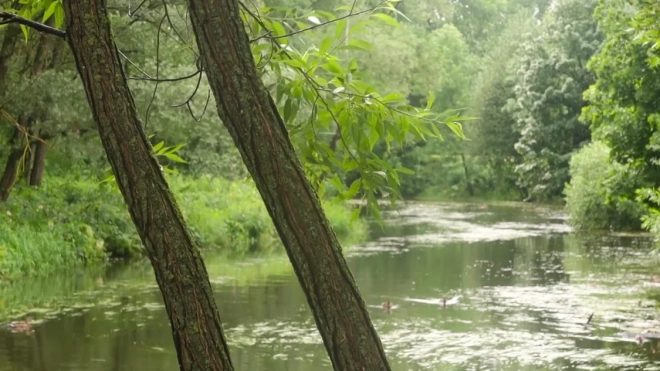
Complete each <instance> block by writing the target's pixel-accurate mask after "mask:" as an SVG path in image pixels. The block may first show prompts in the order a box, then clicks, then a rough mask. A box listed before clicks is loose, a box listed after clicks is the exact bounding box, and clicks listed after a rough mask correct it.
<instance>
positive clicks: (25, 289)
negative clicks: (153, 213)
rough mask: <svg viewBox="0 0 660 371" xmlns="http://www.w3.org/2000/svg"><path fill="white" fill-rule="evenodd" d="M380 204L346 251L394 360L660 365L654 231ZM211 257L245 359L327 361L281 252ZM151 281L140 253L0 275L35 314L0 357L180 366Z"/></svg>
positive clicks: (497, 210)
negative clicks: (28, 329)
mask: <svg viewBox="0 0 660 371" xmlns="http://www.w3.org/2000/svg"><path fill="white" fill-rule="evenodd" d="M386 216H387V222H386V224H385V231H384V232H383V231H380V230H379V229H378V227H375V228H374V232H373V238H372V240H371V242H369V243H366V244H364V245H363V246H358V247H355V248H352V249H350V250H349V251H348V252H346V255H347V259H348V261H349V264H350V266H351V269H352V271H353V274H354V276H355V278H356V280H357V282H358V285H359V287H360V290H361V292H362V294H363V297H364V299H365V301H366V302H367V304H368V305H369V308H370V311H371V316H372V319H373V321H374V324H375V326H376V328H377V330H378V332H379V334H380V336H381V339H382V341H383V344H384V347H385V349H386V352H387V354H388V357H389V359H390V361H391V364H392V368H393V369H394V370H400V371H404V370H655V369H660V350H658V351H657V353H658V354H656V351H655V350H654V349H655V347H656V345H657V344H655V343H653V342H647V343H645V344H643V345H641V346H640V345H638V344H637V343H636V342H635V341H634V340H635V339H634V333H638V332H642V331H647V330H651V331H658V330H657V329H658V328H660V322H658V320H657V319H656V317H657V315H658V311H656V309H655V308H654V305H655V301H653V300H651V299H650V297H651V296H650V295H652V294H653V291H651V290H652V285H651V284H649V282H648V281H650V278H651V274H653V273H654V272H655V270H656V267H658V266H660V265H658V259H657V257H656V254H655V253H654V252H653V251H652V245H651V242H652V241H651V240H650V238H649V237H647V236H615V235H600V236H586V235H577V234H572V233H570V229H569V228H568V227H567V226H566V225H565V223H564V220H563V215H562V214H561V213H560V212H558V211H556V210H552V209H534V208H532V207H530V206H527V205H525V206H521V205H499V206H492V205H491V206H489V207H487V208H485V207H483V206H477V205H467V204H464V205H461V204H415V205H409V206H405V207H402V208H401V210H399V212H398V213H392V212H391V213H387V214H386ZM207 265H208V269H209V274H210V275H211V279H212V282H213V284H214V289H215V293H216V294H215V297H216V301H217V303H218V306H219V308H220V313H221V318H222V321H223V323H224V326H225V329H226V335H227V338H228V340H229V343H230V350H231V357H232V359H233V361H234V365H235V367H236V369H237V370H250V371H266V370H267V371H280V370H281V371H284V370H288V371H298V370H305V371H307V370H330V369H331V367H330V363H329V361H328V359H327V357H326V354H325V350H324V348H323V346H322V343H321V338H320V336H319V335H318V334H317V332H316V328H315V326H314V322H313V319H312V317H311V314H310V312H309V310H308V308H307V305H306V302H305V299H304V296H303V293H302V291H301V290H300V288H299V287H298V284H297V281H296V278H295V276H294V275H293V272H292V270H291V268H290V267H289V265H288V262H287V261H286V260H282V259H252V260H246V261H242V262H231V261H227V260H225V259H223V258H222V257H218V256H207ZM154 282H155V281H154V279H153V274H152V273H151V268H150V266H149V265H148V264H145V263H140V264H132V265H130V266H124V267H112V268H111V269H108V270H103V271H99V270H96V271H88V272H79V273H77V274H69V275H63V276H58V277H50V278H49V279H47V280H30V281H26V282H21V283H17V284H16V285H15V286H14V287H10V288H7V287H5V288H0V316H3V317H4V318H5V319H6V320H10V319H21V318H22V316H24V315H26V314H28V313H29V314H31V315H32V316H33V317H34V318H35V319H36V323H35V324H34V325H33V328H34V333H33V334H29V335H28V334H23V333H11V332H9V331H7V330H5V327H6V326H4V325H3V326H2V328H0V371H8V370H12V371H28V370H29V371H79V370H80V371H83V370H84V371H101V370H103V371H115V370H117V371H118V370H126V371H129V370H130V371H133V370H144V371H151V370H153V371H159V370H175V369H178V367H177V365H176V355H175V354H174V352H173V346H172V340H171V335H170V332H169V323H168V320H167V317H166V314H165V311H164V307H163V305H162V301H161V297H160V293H159V291H158V289H157V287H156V286H155V283H154ZM455 296H458V297H459V299H458V302H457V303H456V304H454V305H449V306H447V307H446V308H442V307H441V306H440V305H438V304H437V303H438V302H439V300H440V299H441V298H443V297H444V298H448V299H449V298H453V297H455ZM386 301H392V302H393V303H394V305H396V308H395V309H394V310H392V311H391V313H387V312H386V311H384V310H383V309H382V307H381V303H383V302H386ZM592 313H594V316H593V319H592V321H591V323H589V324H586V322H587V319H588V318H589V316H590V315H591V314H592ZM2 321H3V320H2V319H0V322H2ZM631 334H632V335H631Z"/></svg>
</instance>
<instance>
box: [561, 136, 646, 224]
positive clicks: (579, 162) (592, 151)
mask: <svg viewBox="0 0 660 371" xmlns="http://www.w3.org/2000/svg"><path fill="white" fill-rule="evenodd" d="M609 154H610V150H609V148H607V146H605V145H604V144H603V143H601V142H593V143H591V144H589V145H587V146H585V147H582V149H580V151H578V152H577V153H576V154H575V155H574V156H573V158H572V159H571V167H570V172H571V183H570V184H568V185H567V186H566V190H565V193H566V209H567V211H568V213H569V215H570V216H571V219H570V222H571V224H572V225H573V226H575V227H577V228H580V229H610V230H612V229H613V230H621V229H633V230H635V229H639V228H640V226H641V224H640V218H641V217H642V215H643V214H644V209H643V208H642V207H641V206H640V205H639V204H638V203H637V202H636V201H635V200H634V198H630V197H628V198H625V197H621V196H622V195H625V194H630V191H631V190H633V191H634V189H635V186H636V184H635V176H634V175H635V174H634V172H633V171H631V170H630V169H629V168H628V166H626V165H623V164H620V163H617V162H613V161H610V158H609Z"/></svg>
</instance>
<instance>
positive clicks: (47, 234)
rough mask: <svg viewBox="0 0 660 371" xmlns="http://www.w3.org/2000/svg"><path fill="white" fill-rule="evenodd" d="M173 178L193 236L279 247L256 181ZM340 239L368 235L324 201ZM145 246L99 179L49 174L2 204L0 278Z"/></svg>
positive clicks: (206, 243)
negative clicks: (37, 184)
mask: <svg viewBox="0 0 660 371" xmlns="http://www.w3.org/2000/svg"><path fill="white" fill-rule="evenodd" d="M168 180H169V182H170V185H171V187H172V191H173V192H174V194H175V196H176V197H177V200H178V202H179V206H180V208H181V210H182V212H183V214H184V215H185V217H186V220H187V221H188V224H189V226H190V229H191V231H192V234H193V236H194V237H195V238H196V239H197V240H198V241H199V243H200V245H201V246H202V247H204V248H215V249H221V250H222V251H223V252H225V253H226V254H227V255H234V256H235V255H242V254H249V253H254V252H260V253H270V252H275V251H277V250H280V249H281V243H280V241H279V238H278V236H277V232H276V230H275V228H274V227H273V225H272V222H271V220H270V217H269V215H268V213H267V211H266V209H265V207H264V206H263V203H262V201H261V198H260V196H259V194H258V192H257V191H256V188H255V187H254V185H253V184H252V183H251V182H230V181H226V180H222V179H210V178H200V179H191V178H185V177H182V176H171V177H169V179H168ZM324 208H325V211H326V214H327V215H328V218H329V219H330V222H331V223H332V226H333V227H334V229H335V232H336V233H337V236H338V237H339V239H340V241H341V242H342V243H343V244H344V245H350V244H353V243H356V242H359V241H361V240H362V239H364V238H365V236H366V224H365V223H364V222H362V221H357V222H354V223H353V224H351V223H350V217H351V216H350V209H349V208H348V206H346V205H332V204H330V203H324ZM142 252H143V249H142V246H141V243H140V239H139V237H138V235H137V233H136V231H135V227H134V226H133V223H132V221H131V218H130V216H129V214H128V211H127V209H126V206H125V205H124V203H123V199H122V197H121V195H120V194H119V192H118V191H116V190H114V189H113V188H112V187H111V186H110V185H109V184H107V183H106V184H100V183H99V182H98V181H96V180H92V179H86V178H77V179H69V178H67V179H63V178H57V177H51V178H48V179H46V180H45V181H44V184H43V185H42V187H40V188H28V187H18V188H17V189H16V190H15V191H14V193H13V194H12V196H11V198H10V199H9V201H8V202H6V203H0V278H3V279H11V278H15V277H18V276H22V275H45V274H49V273H51V272H53V271H56V270H58V269H63V268H68V267H73V266H77V265H83V264H96V263H101V262H104V261H106V260H107V259H108V258H130V257H134V256H138V255H141V254H142Z"/></svg>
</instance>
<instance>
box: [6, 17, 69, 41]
mask: <svg viewBox="0 0 660 371" xmlns="http://www.w3.org/2000/svg"><path fill="white" fill-rule="evenodd" d="M0 19H2V21H0V25H3V24H9V23H18V24H21V25H23V26H27V27H30V28H33V29H35V30H37V31H39V32H43V33H47V34H51V35H55V36H57V37H61V38H66V32H64V31H62V30H58V29H57V28H55V27H51V26H48V25H45V24H43V23H39V22H35V21H31V20H29V19H27V18H23V17H21V16H18V15H16V14H12V13H8V12H0Z"/></svg>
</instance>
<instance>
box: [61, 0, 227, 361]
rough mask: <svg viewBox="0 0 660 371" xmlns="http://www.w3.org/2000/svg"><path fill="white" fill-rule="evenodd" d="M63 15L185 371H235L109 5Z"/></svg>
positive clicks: (73, 0)
mask: <svg viewBox="0 0 660 371" xmlns="http://www.w3.org/2000/svg"><path fill="white" fill-rule="evenodd" d="M64 12H65V19H66V29H67V35H68V41H69V46H70V47H71V50H72V51H73V55H74V58H75V60H76V65H77V68H78V72H79V73H80V77H81V78H82V81H83V83H84V85H85V91H86V93H87V99H88V101H89V104H90V106H91V108H92V112H93V115H94V120H95V122H96V125H97V128H98V131H99V134H100V137H101V141H102V143H103V147H104V148H105V150H106V153H107V156H108V160H109V161H110V164H111V166H112V169H113V172H114V174H115V177H116V179H117V183H118V184H119V189H120V190H121V193H122V195H123V196H124V200H125V201H126V204H127V205H128V209H129V211H130V214H131V217H132V219H133V222H134V223H135V226H136V227H137V230H138V232H139V234H140V238H141V239H142V242H143V244H144V246H145V247H146V250H147V253H148V255H149V259H150V260H151V264H152V266H153V268H154V271H155V274H156V280H157V282H158V285H159V287H160V290H161V292H162V294H163V300H164V302H165V307H166V309H167V313H168V315H169V319H170V324H171V326H172V333H173V337H174V345H175V347H176V352H177V356H178V360H179V366H180V369H181V370H186V371H188V370H204V371H206V370H218V371H220V370H232V369H233V367H232V364H231V361H230V360H229V350H228V347H227V344H226V342H225V337H224V334H223V330H222V325H221V322H220V316H219V314H218V309H217V307H216V304H215V301H214V299H213V290H212V288H211V284H210V282H209V279H208V273H207V271H206V267H205V266H204V263H203V261H202V257H201V255H200V251H199V248H198V246H197V245H196V244H195V243H194V242H193V240H192V239H191V236H190V233H189V230H188V229H187V227H186V224H185V222H184V220H183V217H182V215H181V212H180V211H179V209H178V207H177V204H176V201H175V200H174V197H173V195H172V193H171V191H170V189H169V187H168V185H167V183H166V181H165V178H164V176H163V174H162V172H161V170H160V168H159V166H158V163H157V161H156V159H155V158H154V156H153V155H152V148H151V145H150V144H149V142H148V141H147V137H146V135H145V133H144V131H143V129H142V126H141V123H140V120H139V118H138V115H137V112H136V109H135V103H134V101H133V98H132V96H131V93H130V91H129V89H128V85H127V82H126V77H125V76H124V73H123V71H122V68H121V64H120V59H119V54H118V51H117V49H116V46H115V44H114V42H113V39H112V36H111V31H110V22H109V20H108V16H107V9H106V2H105V0H67V1H64Z"/></svg>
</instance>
